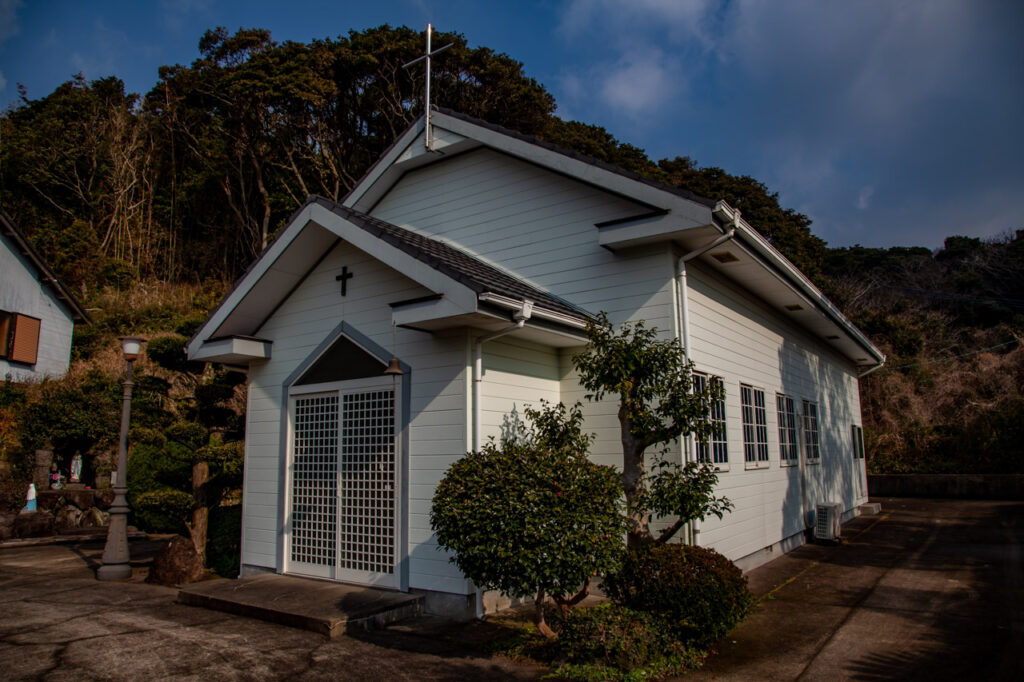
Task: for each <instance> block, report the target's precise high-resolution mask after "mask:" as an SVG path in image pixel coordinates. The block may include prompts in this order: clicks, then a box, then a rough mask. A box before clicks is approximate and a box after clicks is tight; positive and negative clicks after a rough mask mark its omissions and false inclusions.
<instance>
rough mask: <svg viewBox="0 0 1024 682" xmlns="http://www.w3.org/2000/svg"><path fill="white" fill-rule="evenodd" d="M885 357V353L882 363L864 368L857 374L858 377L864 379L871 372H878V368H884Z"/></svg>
mask: <svg viewBox="0 0 1024 682" xmlns="http://www.w3.org/2000/svg"><path fill="white" fill-rule="evenodd" d="M885 359H886V358H885V356H884V355H883V356H882V361H881V362H880V363H878V364H877V365H875V366H874V367H872V368H870V369H866V370H864V371H863V372H861V373H860V374H858V375H857V378H858V379H863V378H864V377H866V376H867V375H869V374H871V373H872V372H877V371H878V370H880V369H882V366H883V365H884V364H885Z"/></svg>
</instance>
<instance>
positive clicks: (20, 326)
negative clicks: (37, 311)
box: [11, 315, 40, 365]
mask: <svg viewBox="0 0 1024 682" xmlns="http://www.w3.org/2000/svg"><path fill="white" fill-rule="evenodd" d="M39 327H40V321H39V320H37V319H36V318H34V317H28V316H26V315H15V316H14V343H12V344H11V360H13V361H14V362H24V363H25V364H27V365H34V364H36V357H37V356H38V355H39Z"/></svg>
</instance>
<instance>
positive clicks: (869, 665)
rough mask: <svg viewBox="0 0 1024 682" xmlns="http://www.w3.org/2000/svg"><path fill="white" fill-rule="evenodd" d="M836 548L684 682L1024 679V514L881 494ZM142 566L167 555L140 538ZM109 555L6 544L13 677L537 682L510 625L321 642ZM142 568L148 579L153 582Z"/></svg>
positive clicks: (788, 568) (770, 580)
mask: <svg viewBox="0 0 1024 682" xmlns="http://www.w3.org/2000/svg"><path fill="white" fill-rule="evenodd" d="M881 502H882V506H883V512H882V514H881V515H879V516H873V517H871V516H868V517H861V518H859V519H855V520H854V521H852V522H851V523H850V524H847V525H846V526H844V529H843V530H844V535H845V539H846V541H845V542H844V543H843V544H842V545H839V546H806V547H802V548H800V549H797V550H796V551H794V552H791V553H790V554H788V555H786V556H783V557H781V558H779V559H776V560H775V561H773V562H771V563H769V564H766V565H765V566H762V567H761V568H758V569H756V570H755V571H752V572H751V574H750V576H749V577H750V583H751V588H752V590H753V591H754V592H755V594H758V595H765V598H763V599H762V600H761V601H760V602H759V603H758V605H757V606H756V608H755V609H754V611H753V613H752V614H751V616H750V617H749V618H748V619H747V621H746V622H744V623H743V624H741V625H740V627H739V628H737V629H736V631H734V632H733V633H731V634H730V636H729V637H727V638H726V639H725V640H723V641H722V642H721V643H719V645H718V647H717V649H718V651H717V653H715V654H714V655H712V656H711V657H710V658H709V659H708V661H707V663H706V665H705V667H704V668H702V669H701V670H698V671H695V672H693V673H690V674H688V675H686V676H685V677H684V678H683V679H686V680H692V679H697V680H702V679H720V680H797V679H801V680H825V679H828V680H832V679H857V680H888V679H901V680H902V679H929V680H933V681H934V680H947V679H949V680H953V679H955V680H1022V679H1024V663H1022V661H1024V584H1022V583H1024V566H1022V557H1021V544H1022V541H1024V503H1005V502H1004V503H1000V502H969V501H934V500H910V499H883V500H881ZM132 551H133V556H144V555H145V554H147V553H152V552H153V551H155V544H154V543H139V542H135V543H132ZM101 553H102V543H99V542H93V543H82V544H72V545H35V546H23V547H18V548H8V547H2V548H0V678H2V679H5V680H27V679H46V680H89V679H107V680H135V679H140V678H149V679H152V680H163V679H218V680H220V679H223V680H235V679H257V678H258V679H287V678H292V677H295V678H298V677H302V678H304V679H314V680H315V679H340V680H414V679H415V680H467V679H487V680H492V679H496V680H526V679H537V678H539V677H541V676H542V675H543V674H544V672H545V671H543V670H541V669H539V668H536V667H531V666H527V665H518V664H514V663H512V662H510V661H508V660H506V659H504V658H501V657H489V656H488V655H487V654H485V653H483V651H484V650H485V649H484V648H483V645H484V644H485V643H486V642H487V641H488V640H489V639H492V638H494V637H496V636H500V634H501V629H500V627H497V626H495V625H493V624H488V623H483V624H479V623H474V624H470V625H468V626H452V625H448V624H444V623H438V622H437V621H433V620H429V619H427V620H421V621H412V622H411V623H408V624H405V625H403V626H393V627H391V628H389V629H387V630H385V631H382V632H376V633H369V634H367V635H365V636H363V635H360V636H358V637H355V636H343V637H339V638H336V639H333V640H328V639H326V638H325V637H323V636H322V635H317V634H315V633H311V632H307V631H303V630H298V629H294V628H290V627H286V626H281V625H274V624H271V623H265V622H262V621H257V620H252V619H249V618H244V617H241V616H234V615H229V614H225V613H218V612H213V611H207V610H204V609H199V608H195V607H190V606H185V605H182V604H177V603H175V602H174V599H175V596H176V594H177V591H176V590H174V589H171V588H163V587H157V586H152V585H147V584H145V583H142V582H141V580H140V579H139V578H135V579H133V580H132V581H127V582H120V583H101V582H97V581H96V580H95V579H94V578H93V571H94V569H95V567H96V565H97V562H98V558H99V555H100V554H101ZM140 572H141V571H140Z"/></svg>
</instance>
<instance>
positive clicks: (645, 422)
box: [573, 313, 731, 546]
mask: <svg viewBox="0 0 1024 682" xmlns="http://www.w3.org/2000/svg"><path fill="white" fill-rule="evenodd" d="M587 339H588V344H587V347H586V349H585V350H584V351H583V352H581V353H579V354H577V355H575V356H574V357H573V364H574V366H575V367H576V371H577V372H578V373H579V377H580V384H581V385H582V386H583V387H584V388H585V389H586V390H588V391H590V392H591V393H590V394H589V395H588V396H587V398H588V399H590V400H594V401H600V400H602V399H603V398H604V397H605V395H608V394H614V395H617V396H618V398H619V408H618V418H619V430H620V438H621V441H622V476H621V484H622V490H623V492H624V493H625V499H626V514H627V517H628V524H629V535H628V544H629V545H630V546H636V545H640V544H645V543H648V542H655V541H657V542H667V541H668V540H669V539H670V538H671V537H672V535H674V534H675V533H676V532H677V531H678V530H679V528H681V527H682V525H683V524H685V523H686V522H687V521H689V520H692V519H695V518H699V519H704V518H705V517H706V516H708V515H710V514H714V515H716V516H718V517H719V518H721V516H722V514H723V513H724V512H726V511H728V510H729V509H730V508H731V507H730V504H729V501H728V500H726V499H724V498H715V497H714V496H713V490H714V484H715V482H716V481H717V475H716V474H715V473H714V470H713V469H712V468H711V467H710V466H709V465H698V464H688V465H686V466H685V467H679V466H678V465H675V464H672V463H669V462H668V461H666V460H665V454H666V451H665V450H664V449H663V450H661V451H660V453H659V456H658V459H657V462H656V468H657V472H656V473H655V474H654V476H653V477H652V476H650V475H649V474H648V473H647V468H646V462H645V453H646V452H647V450H648V448H651V447H652V446H667V445H668V444H669V443H671V442H673V441H676V440H678V439H679V438H680V437H682V436H688V435H693V436H695V437H696V438H699V439H701V440H706V439H707V438H708V437H709V436H711V434H712V433H713V428H714V427H713V426H712V424H711V421H710V414H711V404H712V401H713V400H716V399H719V398H721V388H720V387H719V386H717V385H715V384H714V382H709V386H708V387H706V388H705V389H704V390H703V391H697V390H695V387H694V385H693V381H692V369H693V366H692V363H690V362H689V361H687V360H686V358H685V356H684V355H683V349H682V346H680V344H679V342H678V340H676V339H672V340H670V341H661V340H658V330H657V329H655V328H648V327H647V326H646V324H645V323H644V322H643V321H642V320H641V321H638V322H635V323H626V324H624V325H622V327H621V328H620V330H619V331H618V332H616V331H615V329H614V327H613V326H612V324H611V323H610V322H609V321H608V317H607V315H605V314H604V313H602V314H601V315H600V316H599V317H598V318H597V319H596V320H592V321H591V322H589V323H588V324H587ZM649 480H650V483H648V481H649ZM652 514H654V515H657V516H679V517H680V518H679V519H677V520H676V522H675V523H673V524H672V525H671V526H670V527H669V528H668V529H667V530H666V531H665V532H664V533H662V534H660V535H659V536H658V537H655V536H653V535H652V534H651V530H650V522H651V516H652Z"/></svg>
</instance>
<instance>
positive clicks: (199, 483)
mask: <svg viewBox="0 0 1024 682" xmlns="http://www.w3.org/2000/svg"><path fill="white" fill-rule="evenodd" d="M209 480H210V465H209V463H207V462H195V463H193V464H192V497H194V498H195V501H196V502H195V506H194V507H193V508H192V523H191V525H190V526H189V529H188V532H189V534H190V535H191V536H192V544H193V545H195V547H196V553H197V554H199V561H200V563H202V565H203V566H206V534H207V529H208V528H209V525H210V524H209V522H210V507H209V506H208V504H207V501H206V483H207V481H209Z"/></svg>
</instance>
